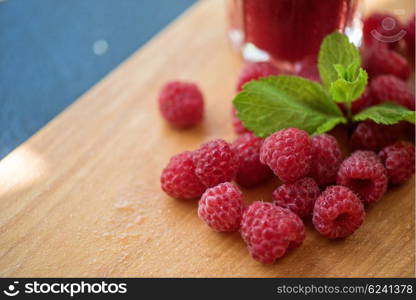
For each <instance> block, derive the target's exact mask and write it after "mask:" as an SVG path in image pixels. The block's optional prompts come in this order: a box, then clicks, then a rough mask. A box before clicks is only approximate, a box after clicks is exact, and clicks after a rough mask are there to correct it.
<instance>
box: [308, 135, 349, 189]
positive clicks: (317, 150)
mask: <svg viewBox="0 0 416 300" xmlns="http://www.w3.org/2000/svg"><path fill="white" fill-rule="evenodd" d="M311 140H312V155H313V156H312V163H311V171H310V173H309V176H311V177H312V178H313V179H315V181H316V182H317V183H318V185H320V186H324V185H328V184H331V183H334V182H335V180H336V178H337V172H338V169H339V166H340V165H341V163H342V153H341V149H340V148H339V145H338V142H337V140H336V138H334V137H333V136H332V135H329V134H320V135H315V136H314V137H312V139H311Z"/></svg>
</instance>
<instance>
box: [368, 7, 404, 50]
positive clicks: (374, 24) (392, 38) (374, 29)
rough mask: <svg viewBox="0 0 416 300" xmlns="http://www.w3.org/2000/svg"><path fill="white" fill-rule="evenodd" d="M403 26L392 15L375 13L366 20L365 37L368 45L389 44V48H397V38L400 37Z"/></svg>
mask: <svg viewBox="0 0 416 300" xmlns="http://www.w3.org/2000/svg"><path fill="white" fill-rule="evenodd" d="M401 30H402V25H401V24H400V22H399V20H397V18H396V17H395V16H393V15H390V14H381V13H374V14H372V15H370V16H368V17H367V18H365V19H364V26H363V37H364V42H365V44H366V45H373V44H375V43H387V45H388V46H389V48H392V49H393V48H396V47H397V45H398V42H399V41H398V40H397V37H398V36H399V35H400V31H401Z"/></svg>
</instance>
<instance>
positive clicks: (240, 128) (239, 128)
mask: <svg viewBox="0 0 416 300" xmlns="http://www.w3.org/2000/svg"><path fill="white" fill-rule="evenodd" d="M231 118H232V122H233V127H234V131H235V133H237V134H243V133H247V132H251V131H250V130H248V129H247V128H245V127H244V125H243V122H242V121H241V120H240V119H239V118H238V117H237V111H236V109H235V107H234V106H233V107H232V108H231Z"/></svg>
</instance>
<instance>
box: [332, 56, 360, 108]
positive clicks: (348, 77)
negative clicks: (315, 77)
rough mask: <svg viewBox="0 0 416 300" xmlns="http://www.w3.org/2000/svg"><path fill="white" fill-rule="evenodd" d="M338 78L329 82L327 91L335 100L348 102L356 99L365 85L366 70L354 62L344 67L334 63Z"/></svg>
mask: <svg viewBox="0 0 416 300" xmlns="http://www.w3.org/2000/svg"><path fill="white" fill-rule="evenodd" d="M334 68H335V70H336V71H337V73H338V77H339V78H338V79H337V80H336V81H334V82H332V83H331V86H330V88H329V93H330V94H331V96H332V98H333V99H334V100H335V101H336V102H344V103H350V102H352V101H354V100H356V99H358V98H359V97H360V96H361V94H362V93H363V92H364V90H365V87H366V85H367V80H368V75H367V72H366V71H364V70H363V69H362V68H360V66H359V65H357V64H356V63H352V64H350V65H349V66H347V67H345V66H343V65H339V64H336V65H334Z"/></svg>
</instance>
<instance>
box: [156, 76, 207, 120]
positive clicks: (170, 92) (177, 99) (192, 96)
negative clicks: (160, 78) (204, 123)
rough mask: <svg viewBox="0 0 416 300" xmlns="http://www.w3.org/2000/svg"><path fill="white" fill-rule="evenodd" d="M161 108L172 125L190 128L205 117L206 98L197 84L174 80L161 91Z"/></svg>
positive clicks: (163, 114) (161, 111)
mask: <svg viewBox="0 0 416 300" xmlns="http://www.w3.org/2000/svg"><path fill="white" fill-rule="evenodd" d="M159 110H160V113H161V114H162V116H163V117H164V118H165V119H166V121H168V122H169V123H170V124H171V125H173V126H175V127H177V128H190V127H192V126H194V125H196V124H197V123H198V122H200V121H201V120H202V118H203V112H204V99H203V96H202V94H201V92H200V90H199V89H198V87H197V86H196V85H195V84H193V83H188V82H180V81H172V82H168V83H167V84H165V85H164V86H163V88H162V90H161V92H160V95H159Z"/></svg>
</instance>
